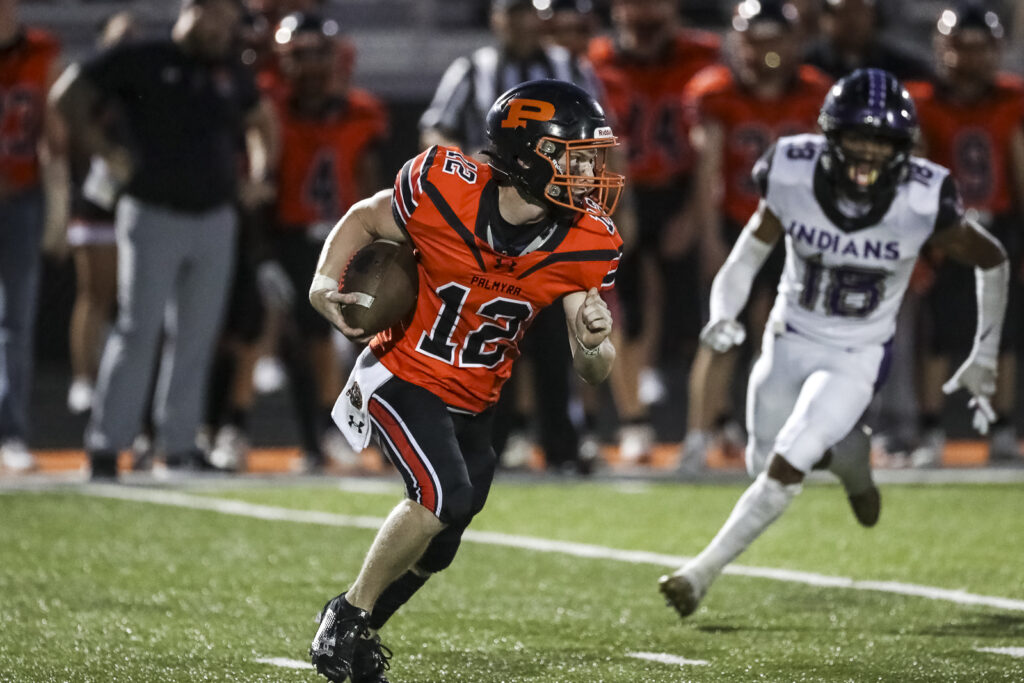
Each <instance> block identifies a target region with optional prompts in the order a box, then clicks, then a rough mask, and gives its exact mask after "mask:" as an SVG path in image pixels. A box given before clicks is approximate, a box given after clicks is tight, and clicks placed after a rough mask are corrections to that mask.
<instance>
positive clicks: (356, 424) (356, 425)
mask: <svg viewBox="0 0 1024 683" xmlns="http://www.w3.org/2000/svg"><path fill="white" fill-rule="evenodd" d="M348 426H349V427H352V428H353V429H355V430H356V431H357V432H359V433H360V434H362V433H363V427H365V426H366V423H365V422H363V421H362V420H360V421H359V422H356V419H355V418H354V417H352V416H351V415H349V416H348Z"/></svg>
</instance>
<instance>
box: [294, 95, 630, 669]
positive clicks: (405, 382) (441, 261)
mask: <svg viewBox="0 0 1024 683" xmlns="http://www.w3.org/2000/svg"><path fill="white" fill-rule="evenodd" d="M486 133H487V138H488V139H489V140H490V145H489V147H488V149H487V153H488V157H487V158H488V161H487V163H486V164H484V163H480V162H478V161H474V160H473V158H471V157H469V156H467V155H465V154H463V153H462V151H460V150H459V149H457V148H454V147H438V146H434V147H431V148H429V149H428V150H426V151H425V152H423V153H422V154H420V155H419V156H417V157H416V158H414V159H412V160H410V161H409V162H408V163H406V164H405V166H404V167H403V168H402V170H401V172H400V173H399V175H398V177H397V179H396V182H395V186H394V189H393V190H385V191H381V192H379V193H377V194H376V195H374V196H373V197H371V198H370V199H366V200H363V201H361V202H358V203H357V204H356V205H355V206H354V207H352V209H350V210H349V212H348V213H347V214H346V215H345V217H344V218H342V219H341V221H340V222H339V223H338V225H337V226H335V228H334V230H333V231H332V233H331V235H330V237H328V239H327V242H326V243H325V245H324V249H323V252H322V253H321V256H320V262H319V264H318V266H317V269H316V275H315V277H314V279H313V283H312V285H311V287H310V295H309V298H310V302H311V303H312V304H313V306H314V308H316V309H317V310H318V311H319V312H320V313H321V314H322V315H323V316H324V317H325V318H327V319H328V320H329V321H330V322H331V323H333V324H334V325H335V326H336V327H337V328H338V329H340V330H341V331H342V332H343V333H345V334H346V335H347V336H348V337H350V338H353V339H360V338H362V337H363V336H364V335H363V331H362V330H360V329H352V328H351V327H349V326H348V325H347V324H346V322H345V320H344V318H343V317H342V315H341V312H340V307H339V304H341V303H350V302H354V301H356V300H357V297H356V296H355V295H353V294H340V293H339V292H338V282H337V280H336V279H335V278H337V277H338V276H339V274H340V273H341V272H342V269H343V268H344V266H345V264H346V263H347V262H348V259H349V258H350V257H351V255H352V254H353V253H355V251H356V250H358V249H359V248H360V247H362V246H364V245H366V244H369V243H370V242H371V241H373V240H376V239H388V240H393V241H396V242H405V243H410V244H411V245H412V246H413V247H414V248H415V249H416V251H417V255H418V261H419V263H418V271H419V295H418V299H417V303H416V309H415V311H414V313H413V315H412V316H411V317H410V318H409V319H407V320H405V321H403V322H402V323H399V324H397V325H395V326H394V327H392V328H391V329H389V330H386V331H384V332H381V333H380V334H378V335H377V336H376V337H374V338H373V339H372V341H371V342H370V345H369V347H368V348H367V350H365V351H364V352H363V353H362V354H361V355H360V357H359V359H358V361H357V363H356V368H355V369H354V370H353V372H352V375H351V376H350V377H349V381H348V384H347V385H346V388H345V390H344V391H343V392H342V394H341V396H339V397H338V403H337V404H336V405H335V408H334V418H335V421H336V422H337V423H338V426H339V427H340V428H341V430H342V432H343V433H344V434H345V436H346V437H347V438H348V439H349V442H350V443H351V445H352V446H353V448H355V449H357V450H359V449H361V448H363V447H365V445H366V444H367V442H368V441H369V438H370V436H371V434H372V435H373V436H374V437H376V440H377V443H378V445H379V446H380V447H381V449H382V450H383V451H384V452H385V453H386V454H387V456H388V457H389V459H390V460H391V461H392V462H393V463H394V465H395V467H396V469H398V471H399V472H400V473H401V474H402V477H403V479H404V480H405V485H406V494H407V498H406V499H405V500H403V501H402V502H401V503H399V504H398V506H397V507H395V509H394V510H393V511H392V513H391V515H390V516H389V517H388V519H387V520H386V521H385V522H384V525H383V526H382V527H381V529H380V531H379V532H378V534H377V538H376V539H375V540H374V542H373V545H372V546H371V548H370V550H369V552H368V554H367V556H366V559H365V561H364V564H363V568H362V570H361V571H360V572H359V575H358V577H357V578H356V580H355V582H354V583H353V584H352V585H351V587H350V588H349V589H348V591H346V592H345V593H342V594H341V595H339V596H337V597H335V598H332V599H331V600H330V601H329V602H328V603H327V605H326V606H325V607H324V610H323V612H322V614H321V621H320V629H319V630H318V631H317V634H316V637H315V638H314V639H313V643H312V646H311V648H310V654H311V655H312V660H313V664H314V665H315V666H316V668H317V671H318V672H320V673H321V674H323V675H324V676H326V677H327V678H329V679H330V680H332V681H344V680H347V679H348V677H349V676H350V675H351V676H352V680H353V681H356V682H358V681H371V680H372V681H378V682H379V681H383V680H385V679H384V677H383V670H384V669H385V668H386V659H385V657H384V656H383V653H382V648H381V646H380V641H379V638H378V637H377V636H376V631H377V629H379V628H380V627H381V626H383V625H384V623H385V622H386V621H387V619H388V618H389V617H390V616H391V615H392V614H393V613H394V612H395V611H396V610H397V609H398V608H399V607H400V606H401V605H402V604H404V603H405V602H406V601H407V600H408V599H409V598H410V597H411V596H412V595H413V593H415V592H416V591H417V590H418V589H419V588H420V587H421V586H422V585H423V584H424V582H425V581H426V580H427V578H428V577H429V576H430V575H431V574H433V573H435V572H438V571H440V570H442V569H444V568H445V567H447V566H448V565H449V564H450V563H451V562H452V560H453V559H454V557H455V553H456V550H457V549H458V546H459V542H460V539H461V537H462V533H463V531H464V530H465V529H466V527H467V525H468V524H469V523H470V521H471V520H472V519H473V516H474V515H475V514H476V513H478V512H479V511H480V510H481V509H482V507H483V505H484V502H485V500H486V499H487V493H488V491H489V489H490V485H491V480H492V479H493V476H494V471H495V467H496V464H497V456H496V455H495V453H494V449H493V447H492V445H491V434H490V432H491V424H490V423H491V418H492V416H493V406H494V404H495V403H496V401H497V399H498V395H499V392H500V391H501V386H502V384H503V383H504V381H505V380H506V379H507V378H508V376H509V373H510V371H511V366H512V363H513V361H514V360H515V358H516V357H517V356H518V355H519V352H518V343H519V340H520V339H521V338H522V335H523V333H524V331H525V330H526V327H527V326H528V325H529V324H530V322H531V321H532V320H533V319H534V317H535V316H536V315H537V313H538V311H540V310H541V309H542V308H544V307H546V306H548V305H551V304H555V303H556V302H558V301H559V300H561V303H562V306H563V309H564V311H565V315H566V320H567V326H568V336H569V345H570V348H571V352H572V356H573V367H574V368H575V369H576V371H577V373H579V375H580V376H581V377H583V378H584V379H585V380H587V381H588V382H592V383H593V382H599V381H601V380H603V379H604V378H605V377H607V375H608V373H609V372H610V370H611V366H612V363H613V360H614V358H615V348H614V346H613V345H612V343H611V342H610V340H609V339H608V335H609V333H610V332H611V328H612V318H611V314H610V312H609V310H608V307H607V306H606V305H605V303H604V301H603V300H602V299H601V296H600V291H601V290H606V289H609V288H611V287H612V286H613V284H614V280H615V271H616V269H617V266H618V261H619V254H620V248H621V244H622V240H621V239H619V236H618V234H617V232H616V230H615V225H614V224H613V223H612V221H611V218H610V217H609V214H610V213H611V211H612V210H613V209H614V206H615V203H616V201H617V198H618V194H619V192H620V190H621V188H622V185H623V177H622V176H620V175H616V174H612V173H610V172H608V171H607V170H606V169H605V157H606V154H607V152H608V150H609V149H610V148H612V147H614V146H615V145H616V144H617V140H616V138H615V137H614V136H613V135H612V130H611V128H610V127H609V126H608V125H607V121H606V119H605V115H604V112H603V111H602V110H601V107H600V106H599V105H598V104H597V102H596V101H595V100H594V98H593V97H591V96H590V95H588V94H587V93H586V92H585V91H583V90H582V89H580V88H578V87H577V86H575V85H572V84H570V83H567V82H563V81H556V80H540V81H529V82H527V83H524V84H522V85H519V86H516V87H514V88H512V89H511V90H509V91H508V92H506V93H505V94H503V95H501V96H500V97H499V98H498V100H497V102H495V104H494V105H493V106H492V107H491V109H490V111H489V112H488V115H487V123H486Z"/></svg>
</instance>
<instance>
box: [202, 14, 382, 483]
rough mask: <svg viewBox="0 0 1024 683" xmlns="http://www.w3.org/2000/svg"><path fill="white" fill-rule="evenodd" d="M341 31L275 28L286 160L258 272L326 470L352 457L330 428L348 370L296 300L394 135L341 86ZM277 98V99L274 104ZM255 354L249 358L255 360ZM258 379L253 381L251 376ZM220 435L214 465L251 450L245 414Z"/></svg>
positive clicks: (287, 20) (297, 24) (312, 462)
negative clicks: (331, 461)
mask: <svg viewBox="0 0 1024 683" xmlns="http://www.w3.org/2000/svg"><path fill="white" fill-rule="evenodd" d="M339 30H340V29H339V26H338V23H337V22H336V21H334V20H332V19H325V18H323V17H321V16H319V15H316V14H309V13H305V14H303V13H298V12H296V13H292V14H289V15H287V16H285V17H283V18H282V19H281V21H280V22H279V23H278V24H277V26H276V27H275V29H274V31H273V34H274V41H275V44H276V49H277V54H278V57H279V64H280V73H281V77H282V78H281V81H280V84H279V87H276V88H274V89H273V90H272V92H271V93H268V94H270V95H271V97H272V101H273V103H274V105H275V109H276V111H277V118H278V120H279V122H280V127H281V139H282V146H281V156H280V160H279V162H278V166H277V168H276V169H275V172H274V176H275V178H276V182H277V196H276V200H275V202H274V208H273V214H274V215H273V216H272V217H271V218H270V220H269V221H267V223H268V224H269V239H268V240H267V242H268V244H267V245H266V246H267V247H268V249H267V254H264V256H269V258H266V259H265V260H264V261H263V262H262V263H260V264H259V266H258V267H257V270H256V275H257V279H258V281H259V282H260V284H261V290H263V291H265V292H266V298H267V299H268V301H269V302H270V303H271V307H272V308H273V309H275V311H280V313H279V315H280V316H281V317H282V318H283V319H282V320H280V325H279V326H278V325H274V326H273V327H272V330H273V331H277V330H278V329H280V346H279V351H280V354H281V358H282V361H283V362H284V366H285V369H286V371H287V375H288V378H289V380H290V381H289V383H288V384H289V388H290V390H291V392H292V397H293V405H294V407H295V414H296V417H297V420H298V423H299V435H300V441H301V448H302V452H303V455H304V459H305V460H304V466H305V467H306V468H307V469H310V470H318V469H321V468H323V466H324V465H325V456H327V455H330V456H333V457H334V458H336V459H342V460H344V458H346V457H352V455H353V454H352V453H351V452H350V451H348V449H347V447H345V446H344V445H343V444H344V440H343V439H341V435H340V434H338V432H337V430H336V429H335V428H334V426H333V423H332V422H331V419H330V410H331V406H332V405H333V403H334V399H335V398H336V397H337V395H338V392H339V391H340V389H341V384H342V382H341V380H342V370H341V362H340V359H339V358H338V353H337V350H336V349H335V347H334V344H333V341H332V339H331V334H330V333H331V326H330V324H329V323H328V322H327V321H325V320H324V319H323V318H322V317H320V316H319V315H317V314H316V312H315V311H314V310H313V309H311V308H310V307H308V306H306V305H304V304H300V303H298V302H296V301H294V300H293V297H292V296H291V294H292V293H294V292H295V291H304V290H305V289H306V286H307V284H308V279H309V271H310V270H312V269H313V268H315V267H316V262H317V257H318V256H319V253H320V247H321V245H322V244H323V240H324V238H325V237H326V235H327V233H328V232H329V231H330V228H331V227H332V226H333V223H334V221H335V220H336V218H337V216H338V215H340V214H342V213H344V212H345V211H346V210H347V209H348V208H349V207H350V206H351V205H352V204H354V203H355V202H356V201H358V200H359V199H362V198H364V197H367V196H369V195H371V194H373V192H374V190H375V189H376V187H377V186H378V185H379V182H378V181H379V162H378V157H377V154H376V152H375V146H376V145H377V144H378V143H379V142H380V141H381V140H382V138H383V137H384V136H385V135H386V133H387V115H386V113H385V110H384V107H383V105H382V104H381V103H380V101H379V100H377V98H375V97H374V96H373V95H371V94H370V93H369V92H367V91H365V90H361V89H358V88H353V87H350V85H349V82H348V79H347V74H346V78H344V79H339V78H338V73H337V72H338V68H339V64H338V60H337V49H338V44H339V40H340V34H339ZM275 94H276V97H275V96H274V95H275ZM275 336H276V335H275ZM252 355H253V354H249V355H248V356H246V358H248V359H249V360H250V361H252V360H254V359H253V358H251V356H252ZM248 375H249V376H251V372H250V373H248ZM231 413H232V415H234V416H235V417H234V418H231V419H229V424H227V425H225V426H224V427H222V428H221V430H220V431H219V432H218V435H217V439H216V442H215V446H214V449H213V452H212V453H211V460H213V461H214V462H215V463H216V464H220V463H225V464H231V463H233V462H237V461H238V460H239V459H240V457H241V456H243V455H244V451H245V440H244V424H235V423H234V422H238V421H239V418H243V419H244V412H240V411H237V410H232V411H231Z"/></svg>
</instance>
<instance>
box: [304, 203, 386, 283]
mask: <svg viewBox="0 0 1024 683" xmlns="http://www.w3.org/2000/svg"><path fill="white" fill-rule="evenodd" d="M372 199H373V198H372V197H371V198H370V199H364V200H362V201H360V202H356V203H355V204H354V205H352V208H350V209H349V210H348V212H347V213H346V214H345V215H344V216H342V218H341V220H340V221H338V223H337V224H336V225H335V226H334V228H333V229H332V230H331V233H330V234H329V235H328V236H327V239H326V240H325V241H324V246H323V249H321V251H320V260H319V261H318V262H317V264H316V273H315V274H314V284H313V286H312V287H311V288H310V292H311V293H312V292H313V291H316V290H317V289H328V288H331V287H333V288H335V289H336V288H337V286H338V284H337V283H338V280H340V279H341V275H342V273H344V272H345V266H346V265H347V264H348V260H349V259H350V258H351V257H352V254H354V253H356V252H357V251H359V250H360V249H361V248H363V247H365V246H366V245H367V244H369V243H370V242H372V241H373V240H374V238H375V234H374V233H373V232H371V229H372V228H371V223H370V222H369V221H368V218H367V215H366V214H367V213H369V212H370V208H369V202H370V201H372ZM318 285H319V286H318Z"/></svg>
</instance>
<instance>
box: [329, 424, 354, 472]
mask: <svg viewBox="0 0 1024 683" xmlns="http://www.w3.org/2000/svg"><path fill="white" fill-rule="evenodd" d="M320 449H321V450H322V451H323V452H324V455H326V456H327V457H328V458H330V459H331V460H333V461H334V462H336V463H338V464H339V465H346V466H349V467H354V466H356V465H358V464H359V463H360V461H361V460H360V457H359V454H358V453H356V452H355V451H354V450H352V446H350V445H349V444H348V439H346V438H345V436H344V435H343V434H342V433H341V432H340V431H339V430H338V428H337V427H328V428H327V431H325V432H324V435H323V438H322V439H320Z"/></svg>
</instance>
